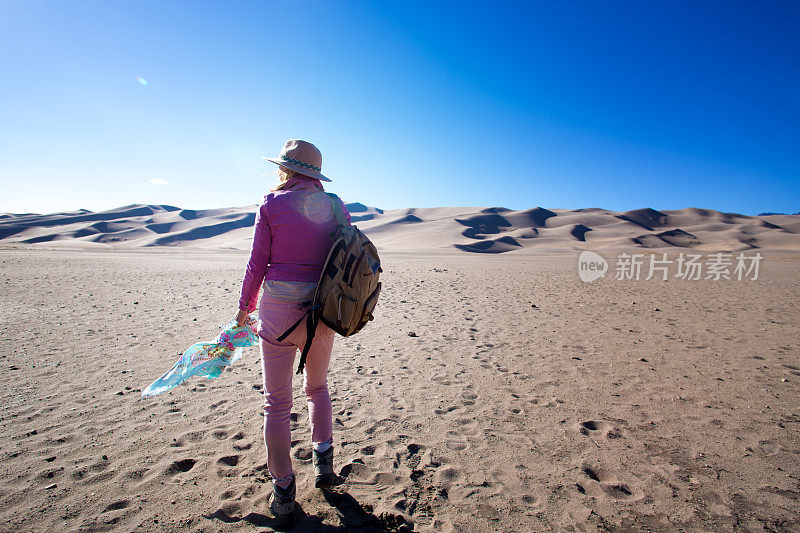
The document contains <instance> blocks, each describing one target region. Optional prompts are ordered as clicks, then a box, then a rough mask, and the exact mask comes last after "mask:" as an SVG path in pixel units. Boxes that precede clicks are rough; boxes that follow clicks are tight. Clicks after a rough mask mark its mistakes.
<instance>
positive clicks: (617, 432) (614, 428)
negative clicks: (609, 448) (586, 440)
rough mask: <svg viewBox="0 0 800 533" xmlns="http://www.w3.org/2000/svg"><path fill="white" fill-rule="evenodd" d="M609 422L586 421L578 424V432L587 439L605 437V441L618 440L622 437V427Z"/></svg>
mask: <svg viewBox="0 0 800 533" xmlns="http://www.w3.org/2000/svg"><path fill="white" fill-rule="evenodd" d="M623 425H624V422H623V423H622V424H620V425H615V424H612V423H610V422H604V421H597V420H587V421H585V422H581V423H580V424H578V428H577V429H578V432H579V433H580V434H581V435H586V436H588V437H605V438H607V439H618V438H620V437H622V426H623Z"/></svg>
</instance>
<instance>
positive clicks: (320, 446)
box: [314, 441, 333, 453]
mask: <svg viewBox="0 0 800 533" xmlns="http://www.w3.org/2000/svg"><path fill="white" fill-rule="evenodd" d="M331 446H333V445H332V444H331V443H330V441H327V442H315V443H314V451H315V452H319V453H325V452H327V451H328V449H330V447H331Z"/></svg>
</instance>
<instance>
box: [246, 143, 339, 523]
mask: <svg viewBox="0 0 800 533" xmlns="http://www.w3.org/2000/svg"><path fill="white" fill-rule="evenodd" d="M265 159H267V160H268V161H271V162H272V163H275V164H277V165H278V174H279V176H280V183H279V184H278V186H277V187H276V188H275V189H274V190H273V191H272V192H271V193H270V194H269V195H267V196H266V197H265V198H264V203H263V204H261V207H259V209H258V212H257V213H256V221H255V229H254V235H253V247H252V250H251V252H250V261H249V262H248V263H247V272H246V273H245V276H244V282H243V283H242V293H241V298H240V299H239V311H238V313H237V315H236V320H237V322H238V323H239V324H240V325H241V324H243V323H244V320H245V317H247V315H248V314H249V313H251V312H253V311H255V310H256V302H257V301H258V291H259V287H260V286H261V284H262V281H263V283H264V294H263V296H262V297H261V303H260V305H259V306H258V318H259V326H258V335H259V338H260V344H261V374H262V378H263V381H264V441H265V443H266V445H267V466H268V468H269V473H270V475H271V476H272V480H273V493H272V498H271V500H270V509H271V510H272V513H273V514H274V515H275V519H276V520H277V522H278V524H279V525H281V526H285V525H289V523H290V522H291V518H292V514H293V512H294V498H295V477H294V474H293V473H292V461H291V458H290V456H289V450H290V447H291V434H290V429H289V415H290V413H291V410H292V375H293V372H292V369H293V366H294V357H295V354H296V352H297V349H298V348H301V347H302V346H303V345H304V343H305V339H306V328H305V327H298V328H295V329H294V331H292V333H291V334H290V335H289V336H288V337H287V338H286V339H285V340H284V341H283V342H278V341H277V340H276V339H277V338H278V337H279V336H280V335H281V334H282V333H284V331H286V329H287V328H288V327H289V326H290V325H291V324H293V323H294V322H295V321H296V320H298V319H299V318H300V317H301V316H302V315H303V313H304V312H305V309H304V308H305V307H307V306H308V305H309V303H310V301H311V300H312V299H313V295H314V290H315V289H316V285H317V281H318V280H319V277H320V274H321V271H322V267H323V264H324V263H325V259H326V258H327V255H328V251H329V249H330V244H331V238H330V235H331V234H332V233H333V231H334V230H335V229H336V226H337V222H336V217H335V215H334V213H333V209H332V206H331V202H330V199H329V197H328V196H327V195H326V194H325V192H324V190H323V188H322V183H320V182H321V181H331V180H330V179H328V178H326V177H325V176H323V175H322V174H321V172H320V171H321V167H322V154H320V151H319V150H318V149H317V147H316V146H314V145H313V144H311V143H309V142H306V141H301V140H289V141H286V144H285V145H284V147H283V150H282V151H281V154H280V156H278V158H275V159H272V158H265ZM342 209H343V211H344V213H345V216H346V218H347V220H348V221H349V220H350V214H349V213H348V212H347V209H345V208H344V206H342ZM265 278H266V279H265ZM332 348H333V330H331V329H330V328H328V327H327V326H326V325H324V324H323V323H322V322H320V323H319V326H318V327H317V330H316V334H315V336H314V340H313V343H312V345H311V349H310V350H309V352H308V356H307V357H308V358H307V360H306V365H305V369H304V371H303V387H304V389H305V393H306V399H307V400H308V415H309V421H310V424H311V440H312V441H313V447H314V452H313V454H314V470H315V474H316V480H315V486H317V487H323V486H327V485H330V484H331V483H332V482H333V481H334V479H335V475H334V473H333V447H332V444H331V443H332V441H333V435H332V429H333V421H332V418H333V417H332V409H331V399H330V395H329V393H328V383H327V372H328V363H329V362H330V358H331V350H332Z"/></svg>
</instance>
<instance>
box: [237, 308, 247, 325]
mask: <svg viewBox="0 0 800 533" xmlns="http://www.w3.org/2000/svg"><path fill="white" fill-rule="evenodd" d="M248 314H249V313H248V312H247V311H246V310H244V309H239V312H238V313H236V324H237V325H238V326H239V327H242V326H244V320H245V319H246V318H247V315H248Z"/></svg>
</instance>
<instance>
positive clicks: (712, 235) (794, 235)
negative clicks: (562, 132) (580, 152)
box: [0, 203, 800, 254]
mask: <svg viewBox="0 0 800 533" xmlns="http://www.w3.org/2000/svg"><path fill="white" fill-rule="evenodd" d="M347 207H348V209H349V211H350V213H351V216H352V220H353V222H354V223H357V224H358V225H359V227H361V229H363V230H364V232H365V233H367V235H369V236H370V238H371V239H372V240H373V241H374V242H375V244H376V245H377V246H378V248H379V249H384V250H395V251H414V250H427V251H451V252H459V251H461V252H472V253H490V254H496V253H515V254H519V253H523V254H524V253H540V252H544V251H548V252H552V251H557V250H564V251H570V250H581V249H592V250H604V249H615V248H624V247H634V248H643V249H672V248H691V249H697V250H701V251H706V252H708V251H742V250H749V249H755V248H759V249H760V248H764V249H774V250H784V251H795V250H800V215H781V214H764V215H758V216H749V215H740V214H737V213H724V212H720V211H715V210H712V209H698V208H693V207H691V208H686V209H679V210H673V211H657V210H655V209H651V208H644V209H635V210H632V211H625V212H614V211H608V210H605V209H601V208H596V207H593V208H586V209H574V210H568V209H552V210H551V209H544V208H542V207H535V208H533V209H528V210H523V211H512V210H510V209H506V208H504V207H487V208H479V207H478V208H476V207H441V208H410V209H393V210H387V211H384V210H382V209H378V208H375V207H369V206H366V205H364V204H361V203H349V204H347ZM254 220H255V206H245V207H237V208H226V209H208V210H191V209H180V208H178V207H174V206H168V205H137V204H134V205H128V206H124V207H120V208H117V209H111V210H108V211H103V212H99V213H93V212H91V211H86V210H79V211H71V212H64V213H53V214H48V215H37V214H11V213H4V214H2V215H0V241H2V242H3V243H25V244H38V245H44V246H55V245H58V246H63V245H69V246H74V245H79V246H101V247H108V246H115V247H142V246H178V247H194V248H210V249H218V248H226V249H241V250H244V249H247V248H248V247H249V243H250V238H251V235H252V229H251V226H252V225H253V222H254Z"/></svg>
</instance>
